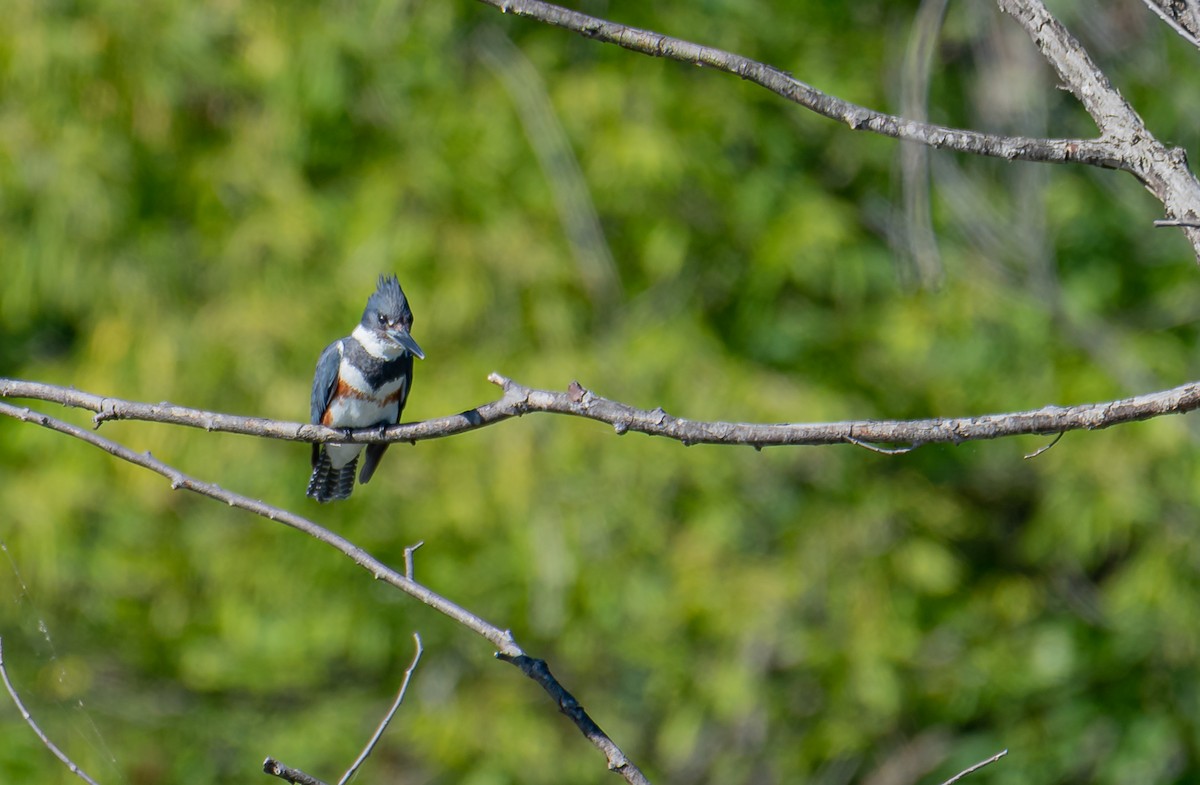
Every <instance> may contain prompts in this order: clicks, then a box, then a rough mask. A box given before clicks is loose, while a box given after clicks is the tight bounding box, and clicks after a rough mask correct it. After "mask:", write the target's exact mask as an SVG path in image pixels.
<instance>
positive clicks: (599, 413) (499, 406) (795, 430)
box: [0, 373, 1200, 645]
mask: <svg viewBox="0 0 1200 785" xmlns="http://www.w3.org/2000/svg"><path fill="white" fill-rule="evenodd" d="M488 380H489V381H490V382H492V383H493V384H496V385H498V386H500V387H501V388H503V390H504V394H503V395H502V396H501V397H500V399H499V400H496V401H492V402H491V403H485V404H483V405H481V406H478V407H476V408H474V409H468V410H467V411H465V412H462V413H460V414H453V415H449V416H446V417H439V418H436V419H433V420H424V421H422V422H415V423H404V424H401V425H393V426H391V427H388V428H366V429H361V430H356V431H341V430H337V429H334V428H326V427H323V426H320V425H309V424H306V423H295V422H284V421H277V420H267V419H263V418H261V417H239V416H237V415H232V414H220V413H218V412H209V411H204V410H201V409H189V408H187V407H184V406H175V405H173V404H169V403H161V404H150V403H138V402H135V401H124V400H121V399H118V398H106V397H102V396H99V395H93V394H91V393H86V392H81V391H79V390H75V389H73V388H69V387H60V386H58V385H53V384H45V383H42V382H27V381H20V380H16V379H0V398H34V399H37V400H42V401H49V402H52V403H58V404H61V405H63V406H73V407H77V408H81V409H87V410H89V411H92V412H96V417H95V418H93V419H94V420H95V422H96V424H97V425H99V423H102V422H104V421H106V420H142V421H146V422H157V423H166V424H171V425H186V426H190V427H193V428H204V429H206V430H210V431H223V432H226V433H240V434H244V435H248V436H263V437H268V438H274V439H285V440H289V441H302V442H331V441H336V442H343V443H365V444H381V443H394V442H413V443H415V442H418V441H424V440H426V439H440V438H443V437H446V436H454V435H456V434H460V433H466V432H468V431H473V430H476V429H478V428H483V427H485V426H488V425H494V424H496V423H499V422H503V421H505V420H510V419H512V418H514V417H520V416H521V415H524V414H530V413H534V412H543V413H552V414H565V415H569V416H574V417H584V418H586V419H589V420H596V421H597V422H602V423H607V424H608V425H611V426H612V427H613V430H615V431H616V432H617V433H618V434H623V433H626V432H628V431H637V432H638V433H644V434H647V435H649V436H662V437H665V438H668V439H674V440H676V441H679V442H681V443H683V444H684V445H692V444H727V445H729V444H740V445H750V446H752V447H755V448H762V447H771V446H784V445H788V446H800V445H808V446H812V445H825V444H853V445H857V446H865V445H878V444H901V445H911V446H917V445H922V444H936V443H942V444H959V443H962V442H967V441H977V440H982V439H999V438H1003V437H1007V436H1029V435H1052V434H1061V433H1066V432H1067V431H1078V430H1089V431H1090V430H1098V429H1100V428H1109V427H1111V426H1113V425H1120V424H1123V423H1128V422H1134V421H1137V420H1148V419H1150V418H1152V417H1160V416H1162V415H1166V414H1184V413H1186V412H1190V411H1192V410H1194V409H1197V408H1200V382H1188V383H1187V384H1182V385H1180V386H1178V387H1173V388H1171V389H1169V390H1162V391H1159V392H1153V393H1146V394H1143V395H1135V396H1133V397H1132V398H1124V399H1121V400H1116V401H1105V402H1103V403H1087V404H1079V405H1076V406H1043V407H1042V408H1040V409H1030V410H1026V411H1020V412H1011V413H1007V414H986V415H980V416H975V417H957V418H943V417H937V418H932V419H925V420H848V421H844V422H831V423H744V422H721V421H704V420H689V419H685V418H682V417H673V416H671V415H669V414H667V413H666V412H665V411H663V410H662V409H661V408H658V409H653V410H648V409H639V408H637V407H634V406H630V405H628V404H625V403H621V402H620V401H614V400H611V399H608V398H604V397H602V396H599V395H596V394H595V393H592V392H591V391H589V390H586V389H584V388H583V387H581V386H580V385H579V384H578V383H577V382H572V383H571V385H570V387H569V388H568V389H567V391H566V392H556V391H553V390H539V389H535V388H531V387H526V386H524V385H522V384H518V383H517V382H514V381H513V380H511V379H508V378H506V377H504V376H501V375H500V374H498V373H493V374H491V375H489V376H488ZM907 451H908V450H900V451H896V450H891V451H887V452H890V453H895V454H901V453H903V452H907ZM214 487H215V486H214ZM260 514H262V513H260ZM301 520H303V519H301ZM289 525H291V524H289ZM401 577H403V576H401ZM498 645H499V644H498Z"/></svg>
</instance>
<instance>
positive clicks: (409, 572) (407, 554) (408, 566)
mask: <svg viewBox="0 0 1200 785" xmlns="http://www.w3.org/2000/svg"><path fill="white" fill-rule="evenodd" d="M424 544H425V541H424V540H421V541H420V542H418V543H416V544H415V545H410V546H408V547H407V548H405V549H404V577H405V578H408V579H409V580H410V581H411V580H414V578H413V554H414V553H416V551H417V548H420V547H421V546H422V545H424Z"/></svg>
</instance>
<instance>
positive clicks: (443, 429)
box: [0, 373, 1200, 448]
mask: <svg viewBox="0 0 1200 785" xmlns="http://www.w3.org/2000/svg"><path fill="white" fill-rule="evenodd" d="M488 381H490V382H492V383H493V384H496V385H498V386H500V387H502V388H503V389H504V395H503V396H501V398H500V399H499V400H496V401H493V402H491V403H485V404H483V405H482V406H479V407H477V408H475V409H469V410H467V411H465V412H462V413H461V414H455V415H450V416H448V417H439V418H436V419H433V420H425V421H423V422H415V423H404V424H402V425H393V426H390V427H388V428H384V429H380V428H364V429H361V430H356V431H342V430H337V429H335V428H326V427H324V426H320V425H311V424H307V423H296V422H286V421H277V420H267V419H263V418H261V417H239V416H236V415H232V414H220V413H217V412H209V411H203V410H200V409H189V408H187V407H183V406H175V405H173V404H169V403H163V404H149V403H137V402H134V401H124V400H120V399H117V398H104V397H101V396H99V395H93V394H91V393H86V392H81V391H79V390H74V389H71V388H68V387H60V386H58V385H53V384H44V383H41V382H28V381H20V380H16V379H3V378H0V398H35V399H38V400H43V401H51V402H53V403H58V404H61V405H63V406H73V407H77V408H81V409H87V410H89V411H93V412H100V411H103V412H105V413H106V416H105V419H106V420H107V419H126V420H142V421H146V422H158V423H167V424H173V425H186V426H190V427H199V428H205V429H206V430H210V431H224V432H226V433H240V434H245V435H249V436H266V437H270V438H275V439H285V440H289V441H301V442H345V443H354V444H381V443H394V442H418V441H424V440H426V439H440V438H444V437H447V436H453V435H456V434H460V433H466V432H468V431H473V430H475V429H477V428H483V427H485V426H488V425H494V424H496V423H499V422H503V421H505V420H510V419H512V418H514V417H520V416H522V415H525V414H531V413H534V412H544V413H552V414H565V415H570V416H574V417H584V418H586V419H589V420H596V421H597V422H603V423H607V424H608V425H611V426H612V427H613V430H615V431H616V432H617V433H618V434H622V433H626V432H628V431H637V432H638V433H644V434H647V435H649V436H661V437H664V438H667V439H674V440H676V441H679V442H682V443H684V444H726V445H749V446H753V447H756V448H760V447H772V446H784V445H788V446H799V445H827V444H845V443H847V442H849V443H851V444H853V443H854V442H853V441H851V440H855V439H856V440H858V441H859V442H866V443H870V444H936V443H940V444H947V443H949V444H961V443H962V442H967V441H975V440H981V439H999V438H1003V437H1007V436H1031V435H1038V436H1046V435H1050V434H1056V433H1063V432H1065V431H1078V430H1097V429H1100V428H1109V427H1111V426H1114V425H1120V424H1123V423H1128V422H1134V421H1137V420H1148V419H1151V418H1153V417H1159V416H1162V415H1165V414H1184V413H1186V412H1190V411H1193V410H1195V409H1197V408H1200V382H1188V383H1187V384H1182V385H1180V386H1178V387H1173V388H1171V389H1169V390H1162V391H1159V392H1152V393H1145V394H1143V395H1135V396H1133V397H1131V398H1124V399H1121V400H1116V401H1105V402H1103V403H1087V404H1080V405H1076V406H1043V407H1042V408H1040V409H1030V410H1026V411H1019V412H1010V413H1007V414H985V415H979V416H975V417H957V418H941V417H939V418H934V419H927V420H853V421H846V422H832V423H778V424H767V423H744V422H741V423H739V422H721V421H703V420H688V419H684V418H681V417H673V416H671V415H669V414H667V413H666V412H665V411H663V410H662V409H661V408H659V409H652V410H648V409H638V408H636V407H633V406H630V405H628V404H625V403H621V402H620V401H614V400H610V399H608V398H604V397H602V396H599V395H596V394H595V393H592V392H590V391H589V390H586V389H584V388H583V387H580V386H579V385H578V383H572V386H571V388H570V389H569V390H568V391H566V392H555V391H553V390H539V389H535V388H532V387H525V386H524V385H522V384H518V383H517V382H514V381H513V380H511V379H509V378H507V377H504V376H501V375H500V374H498V373H493V374H490V375H489V376H488Z"/></svg>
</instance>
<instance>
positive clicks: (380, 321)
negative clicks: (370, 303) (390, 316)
mask: <svg viewBox="0 0 1200 785" xmlns="http://www.w3.org/2000/svg"><path fill="white" fill-rule="evenodd" d="M379 323H380V324H387V317H386V316H384V315H383V314H379Z"/></svg>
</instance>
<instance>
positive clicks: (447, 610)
mask: <svg viewBox="0 0 1200 785" xmlns="http://www.w3.org/2000/svg"><path fill="white" fill-rule="evenodd" d="M0 386H2V383H0ZM0 415H5V416H8V417H11V418H13V419H15V420H19V421H21V422H27V423H33V424H36V425H40V426H42V427H43V428H49V429H50V430H52V431H58V432H59V433H63V434H66V435H67V436H73V437H75V438H76V439H79V440H81V441H84V442H87V443H88V444H90V445H92V446H93V447H98V448H99V449H101V450H104V451H105V452H107V453H109V454H110V455H113V456H115V457H117V458H120V459H122V460H125V461H128V462H130V463H132V464H135V465H137V466H141V467H142V468H144V469H149V470H150V471H152V472H155V473H157V474H161V475H162V476H163V477H166V478H167V479H168V480H170V481H171V488H172V489H173V490H179V489H184V490H189V491H192V492H193V493H197V494H200V495H201V496H207V497H208V498H210V499H215V500H217V501H220V502H224V503H225V504H228V505H229V506H230V507H237V508H239V509H242V510H246V511H248V512H252V513H254V514H255V515H259V516H262V517H263V518H266V519H268V520H272V521H275V522H276V523H282V524H283V525H285V526H290V527H292V528H293V529H298V530H299V531H302V532H304V533H305V534H307V535H309V536H310V537H313V538H314V539H316V540H319V541H320V542H322V543H325V544H326V545H328V546H330V547H331V548H334V549H336V550H338V551H339V552H341V553H342V554H343V555H345V556H347V557H349V558H350V559H351V560H352V561H353V562H354V563H355V564H357V565H358V566H360V567H362V568H363V569H365V570H366V571H367V572H369V573H371V575H373V576H374V577H375V579H376V580H381V581H384V582H386V583H389V584H391V585H392V586H394V587H396V588H397V589H399V590H400V591H402V592H404V593H405V594H408V595H409V596H411V597H414V598H415V599H417V600H420V601H421V602H423V603H425V604H426V605H428V606H429V607H431V608H433V609H434V610H436V611H438V612H439V613H442V614H444V615H446V616H448V617H450V618H451V619H453V620H454V621H456V622H458V623H459V624H461V625H462V626H464V627H466V628H467V629H469V630H471V631H473V632H475V633H477V634H478V635H480V636H482V637H483V638H486V639H487V640H488V641H489V642H491V643H492V644H493V645H494V646H495V647H496V648H497V649H498V651H497V656H498V657H500V658H501V659H505V660H507V661H510V662H511V661H517V660H522V659H528V657H527V656H526V654H525V652H524V651H522V650H521V647H520V646H518V645H517V642H516V640H514V638H513V635H512V632H511V631H509V630H502V629H500V628H499V627H496V626H494V625H492V624H489V623H488V622H486V621H484V620H483V619H481V618H480V617H478V616H476V615H475V614H473V613H471V612H470V611H468V610H466V609H465V608H463V607H461V606H459V605H456V604H455V603H453V602H451V601H450V600H448V599H446V598H445V597H442V596H441V595H440V594H437V593H436V592H434V591H432V590H430V589H427V588H426V587H424V586H422V585H421V584H419V583H417V582H416V581H414V580H412V579H411V578H409V577H408V576H406V575H402V574H400V573H399V572H397V571H395V570H393V569H392V568H391V567H388V566H387V565H386V564H384V563H383V562H381V561H379V560H378V559H376V558H375V557H374V556H372V555H371V554H369V553H367V552H366V551H365V550H363V549H362V548H360V547H358V546H357V545H355V544H354V543H352V542H350V541H349V540H347V539H345V538H344V537H341V536H340V535H337V534H335V533H333V532H331V531H329V530H328V529H326V528H325V527H323V526H321V525H319V524H317V523H314V522H313V521H310V520H308V519H307V518H304V517H302V516H299V515H296V514H295V513H292V512H288V511H287V510H284V509H281V508H279V507H273V506H271V505H269V504H267V503H265V502H262V501H258V500H255V499H251V498H249V497H248V496H242V495H241V494H238V493H234V492H233V491H228V490H226V489H224V488H222V487H220V486H219V485H215V484H213V483H207V482H202V481H200V480H197V479H195V478H193V477H190V476H188V475H186V474H184V473H183V472H181V471H179V470H178V469H176V468H175V467H173V466H171V465H169V464H166V463H164V462H162V461H160V460H158V459H157V458H155V457H153V456H152V455H150V453H148V452H147V453H139V452H134V451H133V450H131V449H129V448H128V447H126V446H124V445H122V444H118V443H117V442H114V441H110V440H108V439H105V438H103V437H101V436H99V435H97V434H95V433H93V432H91V431H88V430H85V429H83V428H79V427H78V426H75V425H71V424H70V423H66V422H63V421H62V420H58V419H55V418H53V417H50V416H49V415H45V414H41V413H39V412H34V411H31V410H29V409H24V408H19V407H16V406H13V405H11V404H8V403H3V402H0ZM522 670H523V671H524V669H522ZM526 675H528V676H529V677H530V678H531V679H533V680H534V681H536V682H537V683H538V684H539V685H541V686H542V688H543V689H544V690H546V692H548V693H549V694H550V697H551V698H554V699H555V700H559V698H560V696H561V695H569V693H567V692H566V689H565V688H564V687H563V686H562V685H561V684H559V683H558V682H557V681H556V680H555V679H554V677H553V676H551V675H550V671H549V669H544V673H541V674H539V675H538V676H534V675H533V674H530V673H528V672H526ZM571 700H572V701H574V698H572V699H571ZM26 716H27V715H26ZM568 716H569V717H570V718H571V719H572V720H574V721H575V724H576V726H577V727H578V728H579V730H580V732H581V733H583V735H584V736H585V737H586V738H587V739H588V741H590V742H591V743H592V744H593V745H594V746H596V748H597V749H599V750H600V751H601V752H602V753H604V755H605V757H606V758H607V759H608V761H609V765H610V767H611V766H612V761H613V759H614V758H613V756H614V754H615V755H617V756H619V758H620V759H621V760H624V755H623V754H621V751H620V749H619V748H618V747H617V746H616V744H615V743H614V742H613V741H612V739H610V738H609V737H608V736H606V735H605V734H604V733H603V731H600V729H599V727H598V726H597V725H596V723H595V722H594V721H593V720H592V719H591V717H589V716H588V715H587V713H586V712H584V711H583V709H582V708H580V709H579V711H578V712H577V713H569V714H568ZM52 749H54V748H52ZM614 750H615V753H614ZM72 765H73V764H72ZM268 767H277V768H278V772H277V771H274V770H272V768H268ZM264 770H265V771H267V772H268V773H273V774H276V776H281V777H283V778H284V779H288V778H289V776H291V775H295V776H297V777H309V775H307V774H304V773H303V772H298V771H296V770H293V769H290V768H288V767H286V766H284V765H283V764H280V763H279V762H278V761H275V760H273V759H270V758H268V759H267V761H266V763H265V764H264ZM615 770H616V771H617V773H619V774H620V775H621V776H622V777H624V778H625V780H626V781H627V782H629V783H630V785H649V783H648V780H647V779H646V778H645V776H644V775H643V774H642V772H641V771H640V770H639V769H638V768H637V767H636V766H633V765H632V764H629V763H628V762H626V765H625V766H623V767H620V768H616V769H615ZM279 772H286V773H279ZM289 781H291V782H301V783H303V782H307V781H312V782H320V781H319V780H315V779H313V778H311V777H309V780H304V779H289Z"/></svg>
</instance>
